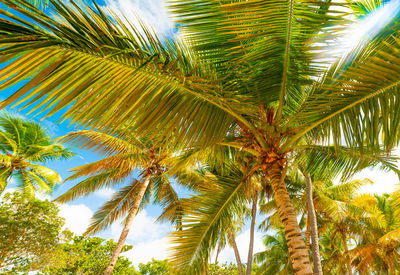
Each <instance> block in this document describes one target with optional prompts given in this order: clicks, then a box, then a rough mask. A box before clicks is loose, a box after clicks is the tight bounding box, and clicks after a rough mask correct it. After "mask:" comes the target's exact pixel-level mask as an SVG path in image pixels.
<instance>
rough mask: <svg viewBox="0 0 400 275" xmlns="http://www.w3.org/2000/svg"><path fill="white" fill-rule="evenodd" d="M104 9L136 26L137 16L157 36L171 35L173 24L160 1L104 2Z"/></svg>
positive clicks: (124, 0) (122, 0)
mask: <svg viewBox="0 0 400 275" xmlns="http://www.w3.org/2000/svg"><path fill="white" fill-rule="evenodd" d="M105 2H106V5H105V8H107V9H109V10H112V11H114V12H115V13H116V14H117V15H118V16H120V17H121V19H122V18H123V17H122V16H121V15H122V14H123V15H124V16H125V17H126V18H127V20H129V22H131V23H133V24H134V25H136V26H138V21H137V16H139V18H140V19H141V20H142V21H143V22H145V23H146V24H147V25H148V26H151V27H152V28H153V29H154V31H155V32H156V33H157V34H159V35H163V34H171V33H172V31H173V28H174V24H173V23H172V20H171V19H170V16H169V14H168V12H167V8H166V5H165V3H164V1H162V0H106V1H105Z"/></svg>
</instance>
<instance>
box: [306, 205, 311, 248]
mask: <svg viewBox="0 0 400 275" xmlns="http://www.w3.org/2000/svg"><path fill="white" fill-rule="evenodd" d="M305 235H306V247H307V248H309V247H310V238H311V229H310V214H309V213H308V210H307V223H306V233H305Z"/></svg>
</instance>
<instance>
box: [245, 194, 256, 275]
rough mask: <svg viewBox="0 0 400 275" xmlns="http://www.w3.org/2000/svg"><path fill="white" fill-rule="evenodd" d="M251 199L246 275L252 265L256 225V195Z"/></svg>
mask: <svg viewBox="0 0 400 275" xmlns="http://www.w3.org/2000/svg"><path fill="white" fill-rule="evenodd" d="M255 196H256V197H255V198H254V199H253V205H252V207H251V225H250V243H249V253H248V254H247V269H246V275H250V274H251V267H252V265H253V250H254V227H255V224H256V215H257V195H255Z"/></svg>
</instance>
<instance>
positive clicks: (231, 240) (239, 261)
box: [228, 228, 244, 275]
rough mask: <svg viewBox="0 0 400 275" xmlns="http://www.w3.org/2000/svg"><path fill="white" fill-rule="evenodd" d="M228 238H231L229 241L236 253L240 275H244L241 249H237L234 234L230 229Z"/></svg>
mask: <svg viewBox="0 0 400 275" xmlns="http://www.w3.org/2000/svg"><path fill="white" fill-rule="evenodd" d="M228 236H229V241H230V242H231V245H232V248H233V251H234V252H235V258H236V263H237V266H238V270H239V275H244V273H243V266H242V261H241V260H240V254H239V249H238V248H237V245H236V241H235V236H233V232H232V230H231V229H230V228H229V229H228Z"/></svg>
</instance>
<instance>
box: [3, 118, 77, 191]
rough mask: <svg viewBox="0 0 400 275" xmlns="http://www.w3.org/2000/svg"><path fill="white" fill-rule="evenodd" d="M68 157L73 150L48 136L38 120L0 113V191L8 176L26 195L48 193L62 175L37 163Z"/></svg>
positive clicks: (59, 181)
mask: <svg viewBox="0 0 400 275" xmlns="http://www.w3.org/2000/svg"><path fill="white" fill-rule="evenodd" d="M71 156H72V152H71V151H70V150H69V149H66V148H64V146H63V145H62V144H61V143H58V142H56V141H55V140H53V139H51V137H50V136H49V135H48V134H47V132H46V129H45V128H44V127H42V126H41V125H40V124H39V123H37V122H35V121H31V120H28V119H23V118H21V117H19V116H17V115H9V114H7V113H3V114H2V115H0V194H1V192H2V191H3V190H4V189H5V188H6V186H7V185H8V184H9V182H10V180H11V179H14V180H16V183H17V186H18V188H19V189H21V190H22V191H23V192H24V193H25V194H26V195H30V196H31V195H34V193H35V192H37V191H39V192H50V191H51V190H52V189H53V188H54V187H55V186H56V185H57V184H59V183H61V177H60V176H59V175H58V174H57V173H56V172H55V171H53V170H51V169H49V168H47V167H45V166H41V165H38V163H44V162H46V161H49V160H59V159H68V158H70V157H71Z"/></svg>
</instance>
